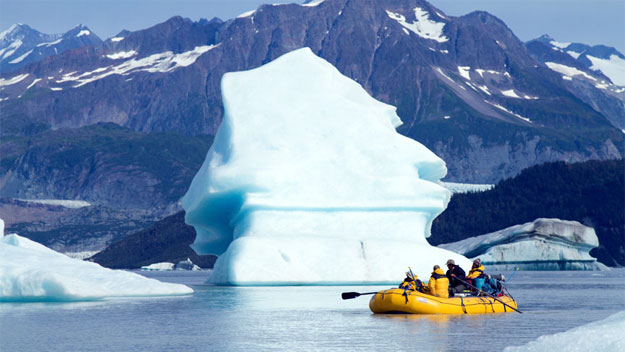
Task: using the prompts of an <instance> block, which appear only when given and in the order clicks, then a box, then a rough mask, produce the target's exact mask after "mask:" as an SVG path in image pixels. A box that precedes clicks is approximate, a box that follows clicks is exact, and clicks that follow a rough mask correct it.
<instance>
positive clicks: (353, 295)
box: [341, 292, 360, 299]
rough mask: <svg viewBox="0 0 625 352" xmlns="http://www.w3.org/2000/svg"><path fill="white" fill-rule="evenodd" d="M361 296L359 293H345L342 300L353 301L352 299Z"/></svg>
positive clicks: (342, 294)
mask: <svg viewBox="0 0 625 352" xmlns="http://www.w3.org/2000/svg"><path fill="white" fill-rule="evenodd" d="M358 296H360V293H358V292H343V293H341V298H342V299H352V298H356V297H358Z"/></svg>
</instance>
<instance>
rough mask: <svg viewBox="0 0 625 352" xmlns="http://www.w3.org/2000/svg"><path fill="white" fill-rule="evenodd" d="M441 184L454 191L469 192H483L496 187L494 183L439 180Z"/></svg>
mask: <svg viewBox="0 0 625 352" xmlns="http://www.w3.org/2000/svg"><path fill="white" fill-rule="evenodd" d="M439 184H440V185H441V186H443V187H445V188H447V189H448V190H450V191H451V192H452V193H469V192H483V191H488V190H490V189H492V188H493V187H495V185H492V184H479V183H478V184H471V183H456V182H443V181H441V182H439Z"/></svg>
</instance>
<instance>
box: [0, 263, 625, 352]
mask: <svg viewBox="0 0 625 352" xmlns="http://www.w3.org/2000/svg"><path fill="white" fill-rule="evenodd" d="M144 274H145V275H146V276H150V277H155V278H158V279H160V280H162V281H169V282H178V283H185V284H188V285H190V286H192V287H193V288H194V290H195V291H196V292H195V293H194V294H193V295H191V296H186V297H161V298H145V299H113V300H106V301H99V302H81V303H0V351H2V352H5V351H20V352H22V351H23V352H26V351H98V352H100V351H120V352H121V351H124V352H125V351H240V350H252V351H253V350H302V351H309V350H323V351H333V350H349V351H354V350H363V351H364V350H366V351H375V350H399V351H413V350H441V351H446V350H468V351H484V350H492V351H500V350H502V349H503V348H504V347H506V346H510V345H521V344H524V343H526V342H528V341H530V340H533V339H535V338H537V337H538V336H541V335H545V334H553V333H556V332H561V331H565V330H568V329H570V328H572V327H576V326H579V325H582V324H586V323H589V322H592V321H596V320H600V319H603V318H605V317H607V316H609V315H611V314H612V313H614V312H616V311H620V310H625V269H618V270H612V271H609V272H518V273H517V274H515V276H514V277H513V278H512V279H511V281H510V283H509V285H508V286H509V288H510V291H511V292H512V294H513V295H514V296H515V298H516V299H517V301H518V303H519V309H520V310H521V311H523V313H524V314H518V313H508V314H497V315H479V316H415V315H373V314H372V313H371V312H370V311H369V308H368V303H369V298H370V296H361V297H358V298H355V299H352V300H346V301H343V300H341V298H340V293H341V292H344V291H357V292H369V291H377V290H379V289H382V288H386V287H387V286H384V287H379V286H376V287H371V286H368V287H366V286H358V287H354V286H351V287H342V286H339V287H336V286H335V287H327V286H326V287H304V286H300V287H217V286H209V285H204V284H203V282H204V280H205V278H206V276H207V275H208V274H207V273H206V272H200V273H197V272H162V273H144Z"/></svg>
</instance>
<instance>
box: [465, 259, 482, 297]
mask: <svg viewBox="0 0 625 352" xmlns="http://www.w3.org/2000/svg"><path fill="white" fill-rule="evenodd" d="M484 277H485V275H484V265H482V261H481V260H480V258H477V259H475V260H474V261H473V266H472V267H471V270H469V274H468V275H467V277H466V279H467V281H468V282H469V283H470V284H471V285H473V286H476V287H477V288H478V289H480V290H481V289H482V287H481V286H482V284H483V283H484ZM475 279H482V280H475Z"/></svg>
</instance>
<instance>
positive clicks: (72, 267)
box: [0, 234, 193, 302]
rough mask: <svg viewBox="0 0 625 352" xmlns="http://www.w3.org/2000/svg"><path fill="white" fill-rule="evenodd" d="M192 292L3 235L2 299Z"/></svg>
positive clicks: (0, 264)
mask: <svg viewBox="0 0 625 352" xmlns="http://www.w3.org/2000/svg"><path fill="white" fill-rule="evenodd" d="M192 292H193V290H192V289H191V288H189V287H187V286H185V285H179V284H171V283H163V282H160V281H157V280H154V279H148V278H146V277H143V276H141V275H137V274H134V273H131V272H127V271H121V270H111V269H107V268H103V267H101V266H100V265H98V264H95V263H90V262H84V261H81V260H77V259H72V258H70V257H68V256H66V255H64V254H61V253H58V252H55V251H53V250H51V249H49V248H47V247H45V246H43V245H41V244H39V243H37V242H33V241H31V240H29V239H27V238H24V237H21V236H18V235H17V234H9V235H7V236H3V237H0V302H2V301H5V302H6V301H18V302H20V301H76V300H93V299H101V298H106V297H131V296H162V295H184V294H189V293H192Z"/></svg>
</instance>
